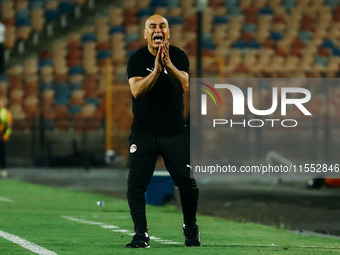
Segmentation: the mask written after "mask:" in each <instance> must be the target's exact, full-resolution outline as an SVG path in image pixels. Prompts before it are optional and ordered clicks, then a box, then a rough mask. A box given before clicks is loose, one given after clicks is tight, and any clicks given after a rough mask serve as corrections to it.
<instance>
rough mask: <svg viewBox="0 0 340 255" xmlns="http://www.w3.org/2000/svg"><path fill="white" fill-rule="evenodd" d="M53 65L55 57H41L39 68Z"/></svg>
mask: <svg viewBox="0 0 340 255" xmlns="http://www.w3.org/2000/svg"><path fill="white" fill-rule="evenodd" d="M52 65H53V59H50V58H49V59H39V68H41V67H43V66H52Z"/></svg>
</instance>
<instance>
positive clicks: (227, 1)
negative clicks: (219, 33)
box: [224, 0, 239, 10]
mask: <svg viewBox="0 0 340 255" xmlns="http://www.w3.org/2000/svg"><path fill="white" fill-rule="evenodd" d="M238 2H239V1H238V0H224V6H225V7H226V8H227V9H228V10H229V9H231V8H234V7H237V6H238V5H239V3H238Z"/></svg>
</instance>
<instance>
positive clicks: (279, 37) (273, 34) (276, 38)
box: [270, 31, 283, 42]
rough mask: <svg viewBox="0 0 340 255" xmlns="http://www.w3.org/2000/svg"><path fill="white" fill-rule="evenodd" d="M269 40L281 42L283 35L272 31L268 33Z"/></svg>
mask: <svg viewBox="0 0 340 255" xmlns="http://www.w3.org/2000/svg"><path fill="white" fill-rule="evenodd" d="M270 38H271V39H272V40H273V41H276V42H277V41H281V40H282V38H283V35H282V33H281V32H279V31H273V32H271V33H270Z"/></svg>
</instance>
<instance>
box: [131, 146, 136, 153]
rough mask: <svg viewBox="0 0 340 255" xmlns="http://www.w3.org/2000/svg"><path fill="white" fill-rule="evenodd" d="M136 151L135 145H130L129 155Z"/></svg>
mask: <svg viewBox="0 0 340 255" xmlns="http://www.w3.org/2000/svg"><path fill="white" fill-rule="evenodd" d="M136 150H137V145H136V144H132V145H131V146H130V153H135V152H136Z"/></svg>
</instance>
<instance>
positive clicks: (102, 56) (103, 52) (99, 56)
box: [97, 50, 112, 60]
mask: <svg viewBox="0 0 340 255" xmlns="http://www.w3.org/2000/svg"><path fill="white" fill-rule="evenodd" d="M111 55H112V53H111V51H109V50H101V51H98V53H97V59H98V60H103V59H107V58H110V57H111Z"/></svg>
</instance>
